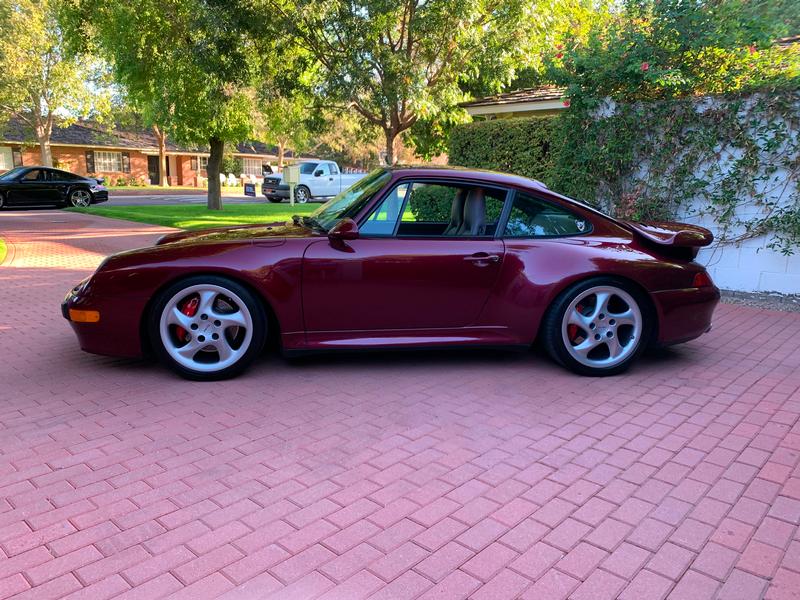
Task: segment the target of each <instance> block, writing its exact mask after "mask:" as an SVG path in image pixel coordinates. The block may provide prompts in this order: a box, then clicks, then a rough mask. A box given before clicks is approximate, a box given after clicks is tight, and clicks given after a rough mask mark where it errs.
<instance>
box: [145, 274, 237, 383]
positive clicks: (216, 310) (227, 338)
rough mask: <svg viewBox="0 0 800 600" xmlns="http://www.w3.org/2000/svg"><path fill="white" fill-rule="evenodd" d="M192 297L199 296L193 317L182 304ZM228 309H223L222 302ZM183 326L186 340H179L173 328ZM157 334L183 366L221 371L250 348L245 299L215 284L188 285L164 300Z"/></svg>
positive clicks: (205, 371)
mask: <svg viewBox="0 0 800 600" xmlns="http://www.w3.org/2000/svg"><path fill="white" fill-rule="evenodd" d="M192 296H197V297H198V299H199V302H198V305H197V311H196V312H195V313H194V315H193V316H188V315H186V314H184V313H183V312H182V310H181V305H182V303H184V302H185V301H187V300H188V299H190V298H191V297H192ZM223 304H224V305H227V307H229V308H230V309H231V310H230V312H229V311H227V310H223V306H222V305H223ZM178 327H179V328H182V329H183V330H184V331H185V332H186V334H188V338H189V339H188V341H185V343H180V342H181V340H179V339H178V337H177V335H176V333H175V329H174V328H178ZM159 333H160V335H161V342H162V343H163V344H164V349H165V350H166V351H167V353H168V354H169V355H170V357H172V359H173V360H175V362H177V363H178V364H179V365H181V366H182V367H186V368H187V369H192V370H194V371H202V372H204V373H213V372H215V371H221V370H223V369H226V368H227V367H230V366H231V365H233V364H235V363H236V362H237V361H238V360H239V359H241V358H242V357H243V356H244V354H245V353H246V352H247V350H248V348H250V343H251V342H252V340H253V317H252V315H251V314H250V311H249V310H248V308H247V305H246V304H245V303H244V301H243V300H242V299H241V298H240V297H239V296H237V295H236V294H234V293H233V292H232V291H230V290H228V289H225V288H223V287H220V286H218V285H211V284H207V285H193V286H190V287H187V288H185V289H183V290H181V291H180V292H178V293H177V294H175V295H174V296H173V297H172V298H170V300H169V302H167V304H166V306H164V310H163V311H162V312H161V320H160V322H159Z"/></svg>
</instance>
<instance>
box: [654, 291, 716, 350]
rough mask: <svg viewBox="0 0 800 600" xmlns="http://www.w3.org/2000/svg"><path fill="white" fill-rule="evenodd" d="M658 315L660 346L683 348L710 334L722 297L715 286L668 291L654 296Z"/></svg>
mask: <svg viewBox="0 0 800 600" xmlns="http://www.w3.org/2000/svg"><path fill="white" fill-rule="evenodd" d="M651 297H652V298H653V303H654V304H655V309H656V312H657V313H658V325H659V326H658V337H657V343H658V344H659V345H662V346H669V345H672V344H680V343H682V342H688V341H689V340H693V339H695V338H697V337H700V336H701V335H703V334H704V333H706V332H707V331H710V330H711V323H712V317H713V316H714V309H715V308H716V307H717V304H719V299H720V293H719V290H718V289H717V288H716V287H714V286H708V287H702V288H685V289H679V290H665V291H661V292H653V293H652V294H651Z"/></svg>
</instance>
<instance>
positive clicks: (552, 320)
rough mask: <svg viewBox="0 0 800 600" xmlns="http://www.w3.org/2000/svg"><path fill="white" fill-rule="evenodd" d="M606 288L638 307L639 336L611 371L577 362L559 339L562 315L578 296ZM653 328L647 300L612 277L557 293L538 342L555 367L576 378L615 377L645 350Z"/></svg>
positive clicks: (627, 283) (576, 284) (588, 281)
mask: <svg viewBox="0 0 800 600" xmlns="http://www.w3.org/2000/svg"><path fill="white" fill-rule="evenodd" d="M600 286H610V287H616V288H618V289H620V290H622V291H624V292H627V293H628V294H629V295H630V296H631V297H632V298H633V299H634V301H635V302H636V304H637V305H638V309H639V311H640V313H641V320H642V326H641V334H640V335H639V336H638V340H637V341H635V343H636V344H637V345H636V346H635V348H633V349H632V350H631V352H630V354H629V355H628V356H627V357H626V358H625V359H624V360H623V361H622V362H620V363H619V364H616V365H614V366H611V367H603V368H599V367H592V366H587V365H585V364H583V363H581V362H578V360H576V359H575V358H574V357H573V356H572V354H571V353H570V351H569V350H568V349H567V347H566V344H565V341H564V339H563V336H562V327H563V322H564V315H565V313H566V311H567V309H568V308H569V307H570V304H571V303H572V302H573V300H575V299H576V298H578V296H579V295H580V294H581V293H583V292H586V291H587V290H589V289H591V288H594V287H600ZM654 325H655V315H654V314H653V310H652V305H651V304H650V300H649V299H648V298H647V297H646V296H645V295H644V294H643V293H642V292H641V291H640V290H639V289H637V288H636V287H635V286H634V285H631V284H630V283H629V282H627V281H625V280H623V279H618V278H615V277H592V278H591V279H586V280H584V281H579V282H578V283H575V284H573V285H571V286H570V287H568V288H567V289H566V290H564V291H563V292H561V294H559V295H558V297H557V298H556V299H555V300H554V301H553V303H552V304H551V305H550V308H549V309H548V310H547V313H546V314H545V317H544V319H543V320H542V323H541V327H540V340H541V343H542V346H543V347H544V349H545V350H546V351H547V353H548V354H549V355H550V356H551V357H552V358H553V360H555V361H556V362H557V363H559V364H561V365H562V366H564V367H566V368H567V369H569V370H570V371H573V372H574V373H578V374H580V375H587V376H592V377H603V376H608V375H617V374H619V373H622V372H624V371H625V370H627V369H628V368H629V367H630V365H631V364H633V362H635V361H636V359H637V358H638V357H639V355H641V353H642V352H643V351H644V349H645V348H646V347H647V344H648V341H649V339H650V336H651V334H652V332H653V328H654Z"/></svg>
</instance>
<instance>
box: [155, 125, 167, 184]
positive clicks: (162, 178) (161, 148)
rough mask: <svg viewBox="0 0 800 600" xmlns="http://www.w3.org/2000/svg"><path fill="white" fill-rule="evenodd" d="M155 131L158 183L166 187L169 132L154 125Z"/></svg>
mask: <svg viewBox="0 0 800 600" xmlns="http://www.w3.org/2000/svg"><path fill="white" fill-rule="evenodd" d="M153 131H154V132H155V134H156V139H157V140H158V185H160V186H161V187H165V186H166V185H167V134H166V133H165V132H163V131H161V129H160V128H159V127H158V125H153Z"/></svg>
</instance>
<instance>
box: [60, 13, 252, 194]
mask: <svg viewBox="0 0 800 600" xmlns="http://www.w3.org/2000/svg"><path fill="white" fill-rule="evenodd" d="M72 2H73V4H72V10H71V11H70V18H71V22H72V25H73V31H74V33H75V35H78V36H82V37H83V40H84V46H86V47H88V48H90V49H93V50H94V51H96V52H98V53H99V54H101V55H102V56H103V57H105V58H107V59H108V60H109V62H110V63H111V64H112V66H113V70H114V74H115V77H116V79H117V80H118V81H119V83H120V84H121V85H123V86H124V87H125V89H126V90H127V92H128V95H129V97H130V99H131V101H132V102H133V103H134V105H135V106H137V107H138V108H139V110H140V111H141V112H142V114H143V116H144V118H145V120H146V121H147V122H148V123H149V124H151V125H157V126H159V127H160V128H161V129H163V130H164V131H165V132H168V133H169V134H171V135H174V136H175V138H176V139H178V140H180V141H182V142H185V143H190V144H196V145H198V146H200V147H202V146H207V147H208V148H209V150H210V157H209V161H208V206H209V208H215V209H218V208H221V202H222V201H221V196H220V181H219V172H220V171H219V169H220V165H221V161H222V155H223V151H224V146H225V143H226V142H230V143H235V142H240V141H244V140H246V139H247V137H248V136H249V135H250V134H251V131H252V126H253V123H252V115H253V112H254V103H253V99H252V94H251V93H250V89H251V86H252V83H253V81H254V79H255V78H256V76H257V74H258V73H259V63H260V58H259V56H260V55H259V53H258V52H256V49H255V47H254V45H253V44H252V43H251V42H250V39H249V38H248V37H247V36H245V35H243V34H242V32H241V31H240V30H239V29H237V27H235V26H234V25H233V23H232V22H231V20H230V13H229V11H227V10H224V9H223V7H221V6H218V5H215V4H213V3H208V2H205V1H204V0H137V1H136V2H131V3H126V2H117V1H115V0H72Z"/></svg>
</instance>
